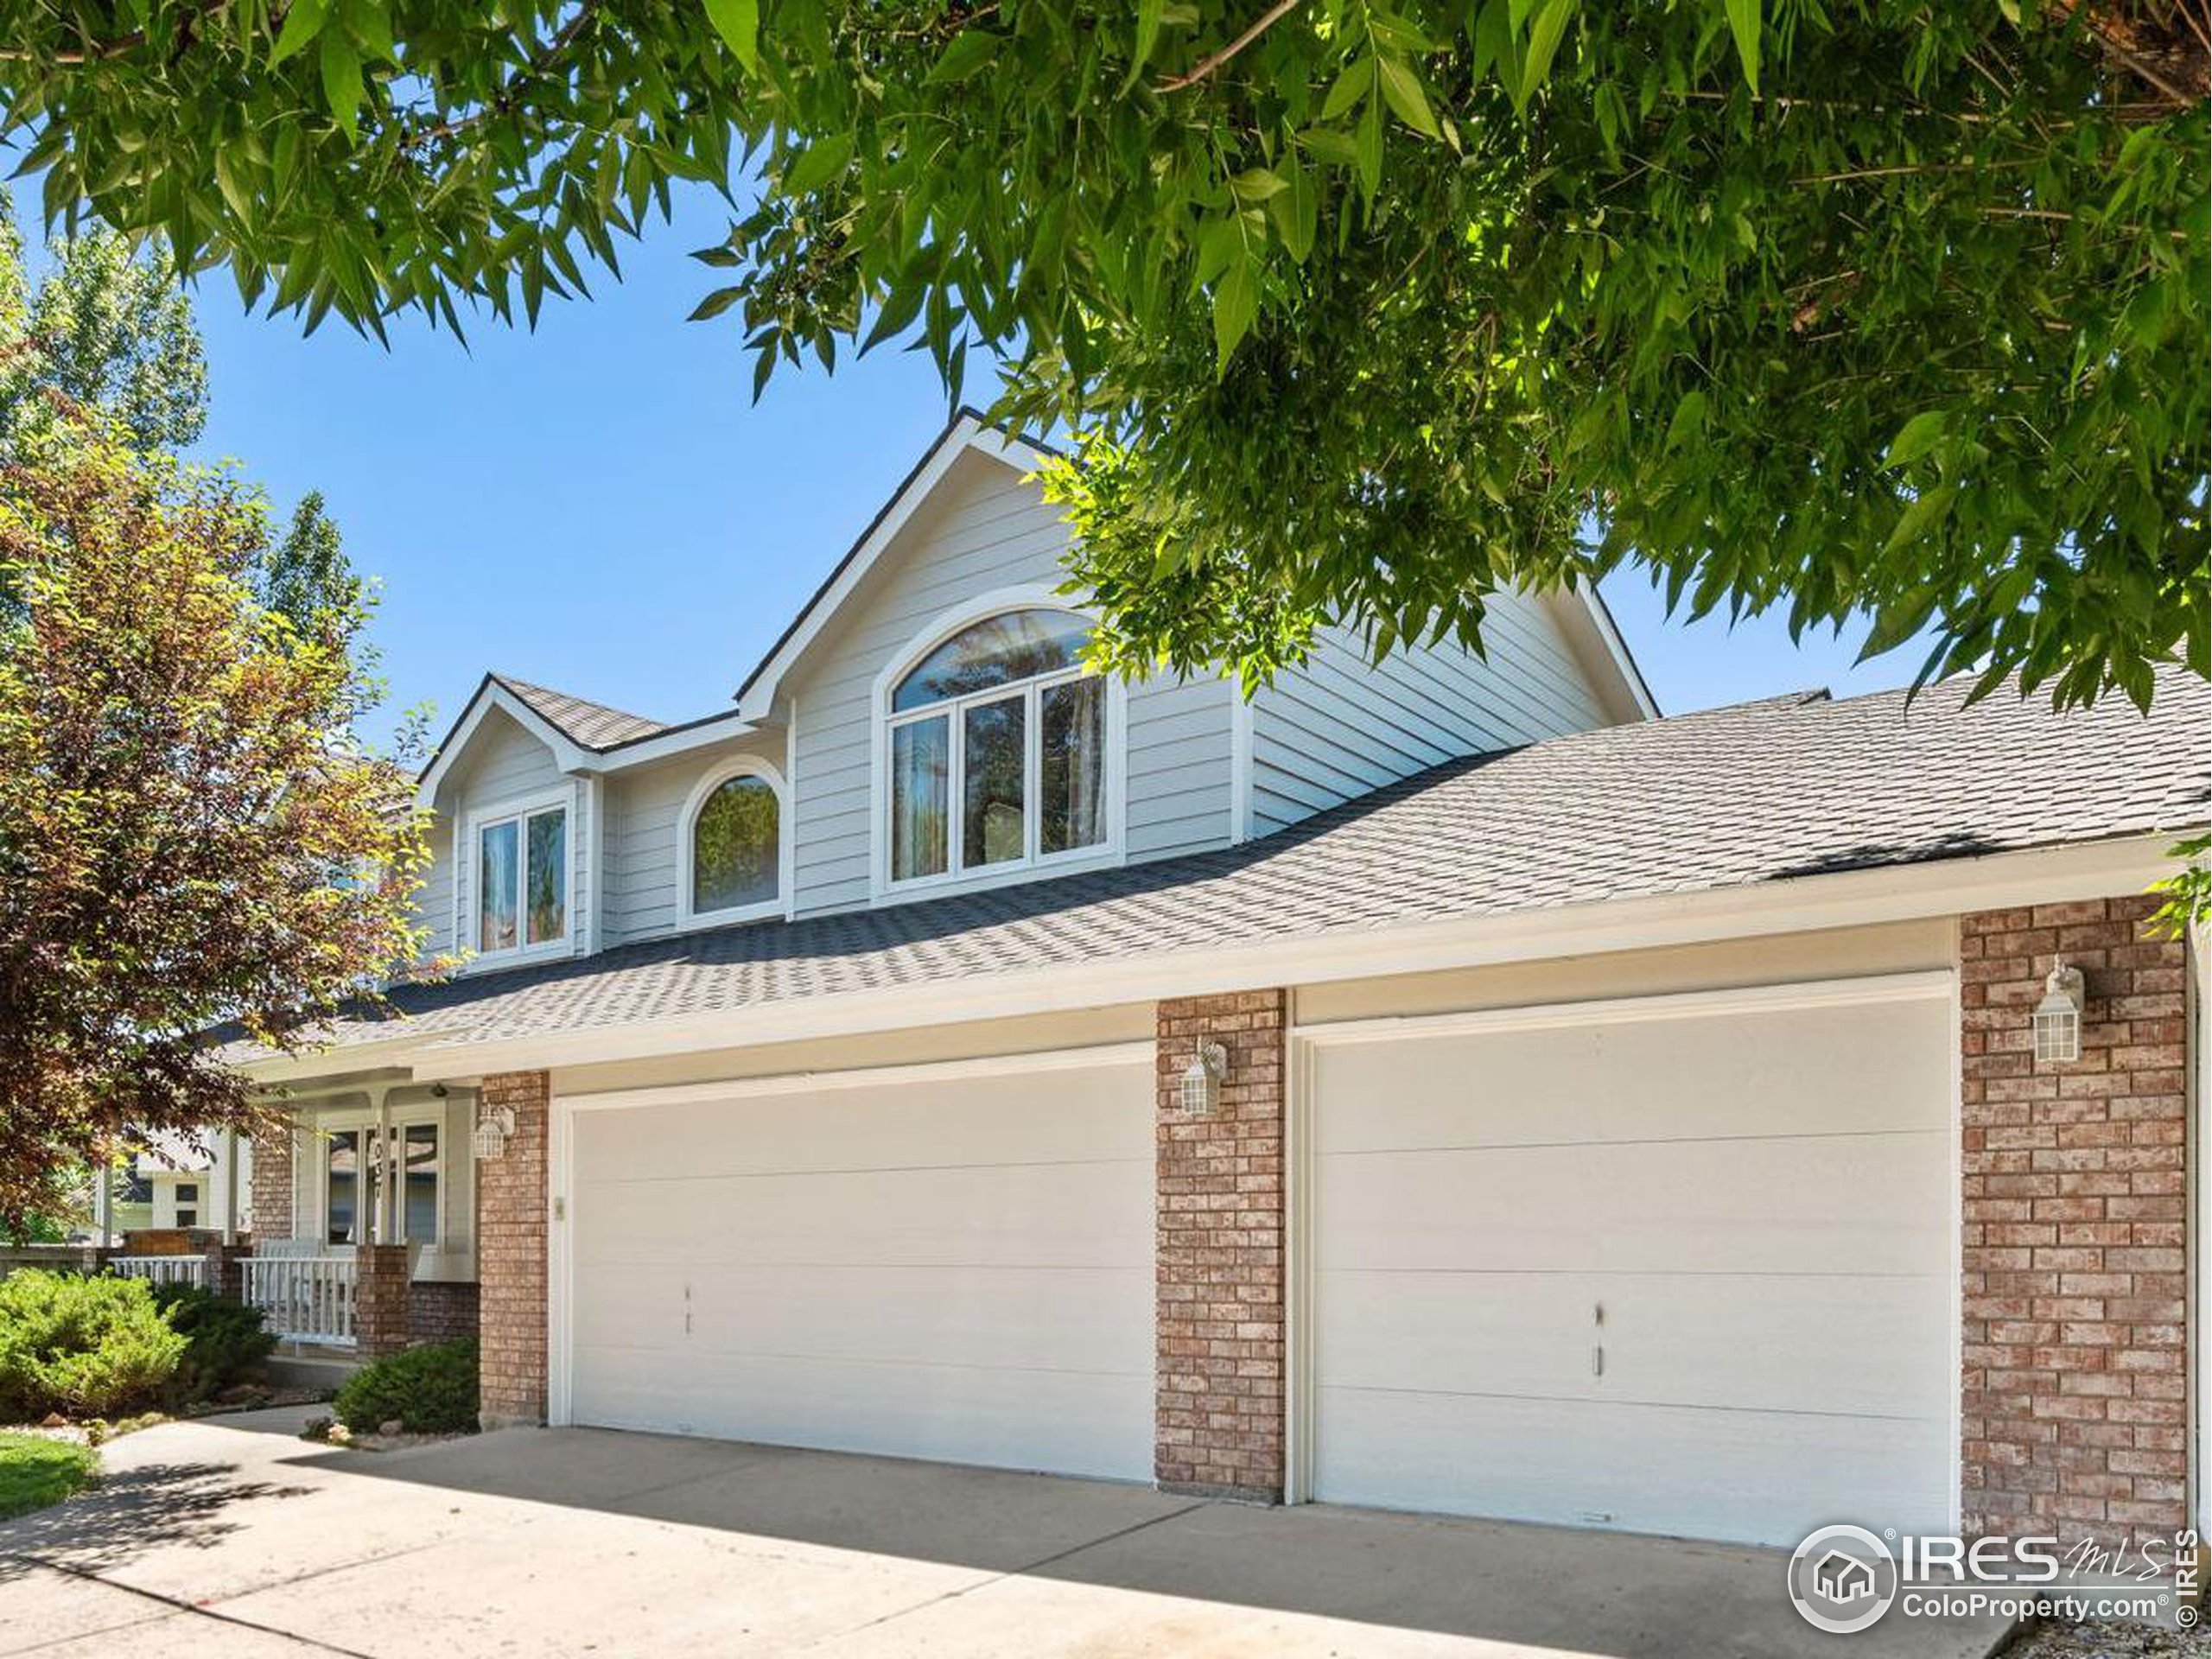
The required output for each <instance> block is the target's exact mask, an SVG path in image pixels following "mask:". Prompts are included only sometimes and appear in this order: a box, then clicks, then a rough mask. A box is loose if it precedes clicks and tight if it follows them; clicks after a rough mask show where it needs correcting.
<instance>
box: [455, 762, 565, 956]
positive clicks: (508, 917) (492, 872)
mask: <svg viewBox="0 0 2212 1659" xmlns="http://www.w3.org/2000/svg"><path fill="white" fill-rule="evenodd" d="M575 817H576V814H575V791H574V790H572V789H563V790H557V791H553V792H551V793H549V794H545V795H541V796H537V797H534V798H531V799H528V800H522V801H512V802H505V803H502V804H499V805H497V806H491V807H486V808H483V809H481V810H478V811H475V812H472V813H471V814H469V817H468V822H467V824H466V825H465V826H464V829H463V834H462V837H461V851H462V855H463V857H464V858H465V859H466V860H467V868H468V872H469V880H468V881H467V893H468V902H467V906H466V908H465V910H464V912H463V913H462V914H461V915H460V916H458V917H457V918H455V919H456V921H457V922H458V924H459V925H458V927H457V929H456V934H455V936H456V938H459V940H460V941H461V944H462V945H463V946H464V947H465V948H466V949H467V950H473V951H474V952H475V954H476V956H477V957H478V958H479V959H480V960H483V959H492V960H511V959H513V958H517V957H531V956H548V955H558V954H562V953H563V952H565V951H566V950H568V948H569V930H570V928H571V926H572V925H573V923H574V917H575V897H576V894H575V886H576V880H575V877H576V825H575ZM455 896H456V899H458V898H459V896H460V895H459V893H456V895H455Z"/></svg>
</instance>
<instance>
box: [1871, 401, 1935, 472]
mask: <svg viewBox="0 0 2212 1659" xmlns="http://www.w3.org/2000/svg"><path fill="white" fill-rule="evenodd" d="M1949 424H1950V416H1949V413H1948V411H1947V410H1940V409H1924V410H1921V411H1920V413H1919V414H1917V415H1916V416H1913V417H1912V418H1911V419H1910V420H1909V421H1907V422H1906V423H1904V425H1903V426H1901V427H1899V428H1898V429H1897V436H1896V437H1895V438H1893V439H1891V441H1890V453H1889V454H1886V455H1885V456H1883V458H1882V465H1883V466H1884V467H1886V468H1889V469H1891V470H1894V469H1896V468H1897V467H1910V465H1912V463H1913V462H1914V461H1918V460H1919V459H1920V458H1921V457H1922V456H1923V455H1924V454H1927V453H1928V452H1929V450H1930V449H1933V448H1935V447H1936V444H1937V443H1939V442H1942V436H1943V433H1944V429H1946V428H1947V427H1948V425H1949Z"/></svg>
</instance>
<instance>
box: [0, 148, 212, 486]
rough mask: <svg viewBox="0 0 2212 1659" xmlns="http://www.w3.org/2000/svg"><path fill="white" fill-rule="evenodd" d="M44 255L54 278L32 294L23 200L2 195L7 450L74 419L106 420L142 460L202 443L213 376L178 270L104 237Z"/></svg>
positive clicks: (0, 421) (1, 366)
mask: <svg viewBox="0 0 2212 1659" xmlns="http://www.w3.org/2000/svg"><path fill="white" fill-rule="evenodd" d="M46 251H47V257H48V261H49V262H50V264H51V269H50V270H48V272H47V274H46V276H45V277H44V278H43V279H42V280H41V281H40V282H39V283H37V284H36V285H35V286H34V285H33V284H32V283H31V282H30V279H29V275H28V273H27V272H26V270H25V269H24V261H23V246H22V233H21V232H19V231H18V230H17V229H16V204H15V199H14V196H13V194H11V193H10V192H9V191H7V190H4V189H0V446H5V447H13V446H14V445H15V444H16V443H17V442H20V441H21V439H22V436H23V435H25V433H26V431H27V430H30V429H41V430H42V429H50V428H51V427H52V426H53V424H54V422H55V421H56V420H57V419H58V418H60V416H58V415H57V410H67V409H72V408H75V409H97V410H103V411H105V414H106V415H107V416H108V417H109V418H110V419H111V420H112V421H114V422H115V423H117V425H118V427H119V429H121V431H122V432H123V434H124V436H125V438H126V439H127V441H128V442H130V443H131V444H133V445H135V446H136V447H137V448H141V449H181V448H184V447H186V446H187V445H188V444H190V443H192V442H194V441H195V440H196V439H197V438H198V437H199V436H200V431H201V429H203V428H204V427H205V426H206V425H207V358H206V354H205V353H204V352H203V351H202V349H201V346H200V330H199V328H198V327H197V326H196V325H195V324H194V321H193V319H192V305H191V302H190V301H188V299H186V298H185V296H184V293H183V291H182V289H180V288H179V287H178V285H177V280H176V273H175V270H174V269H172V268H171V267H170V265H169V264H168V262H167V261H165V260H162V259H160V258H155V257H138V256H136V255H134V254H133V253H132V251H131V247H130V242H129V241H128V240H127V239H126V238H124V237H123V236H121V235H118V233H117V232H113V231H111V230H105V229H100V228H94V229H92V230H91V231H89V232H86V234H84V235H81V236H73V237H63V238H57V239H55V240H54V241H51V242H49V243H48V245H47V250H46ZM55 394H59V395H58V396H56V395H55Z"/></svg>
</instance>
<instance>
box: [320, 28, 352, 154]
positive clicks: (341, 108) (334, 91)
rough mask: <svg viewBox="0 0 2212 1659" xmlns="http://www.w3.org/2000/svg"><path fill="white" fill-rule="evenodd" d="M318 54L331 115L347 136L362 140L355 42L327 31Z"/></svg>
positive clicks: (323, 35) (324, 91)
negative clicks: (360, 137)
mask: <svg viewBox="0 0 2212 1659" xmlns="http://www.w3.org/2000/svg"><path fill="white" fill-rule="evenodd" d="M315 51H316V54H317V56H318V57H319V58H320V60H321V67H322V95H323V97H324V98H325V99H327V100H328V102H329V105H330V113H331V114H332V115H333V116H334V117H335V118H337V121H338V124H339V125H340V126H341V127H343V128H344V129H345V130H346V137H349V138H355V137H359V136H360V120H361V115H360V111H361V57H360V54H359V53H358V52H356V51H355V50H354V49H353V41H349V40H347V39H346V36H345V35H342V34H340V32H339V31H338V30H336V29H325V30H324V31H323V33H322V36H321V40H320V41H318V42H317V43H316V47H315Z"/></svg>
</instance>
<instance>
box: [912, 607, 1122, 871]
mask: <svg viewBox="0 0 2212 1659" xmlns="http://www.w3.org/2000/svg"><path fill="white" fill-rule="evenodd" d="M1090 629H1091V624H1090V620H1089V619H1088V618H1086V617H1083V616H1078V615H1077V614H1075V613H1073V612H1070V611H1061V610H1052V609H1046V608H1043V607H1039V608H1034V609H1024V610H1011V611H1005V612H1001V613H998V614H995V615H993V616H988V617H986V618H984V619H982V620H981V621H977V622H974V623H971V624H969V626H965V627H963V628H962V629H961V630H960V632H957V633H955V634H953V635H952V636H951V637H950V638H949V639H945V640H944V642H943V643H941V644H939V645H937V646H936V647H935V648H934V649H932V650H931V652H929V654H928V655H926V656H925V657H924V658H922V659H921V661H920V662H918V663H917V664H915V665H914V667H913V668H912V669H911V670H910V671H907V673H906V675H905V676H904V677H901V678H900V679H899V680H898V681H897V683H895V684H894V685H893V687H892V689H891V693H890V700H889V701H890V707H889V709H888V710H887V739H888V741H887V744H886V748H887V765H888V767H889V779H888V783H889V801H888V810H889V822H888V823H887V832H888V839H889V848H890V856H889V860H888V864H889V870H888V874H889V877H890V880H892V881H893V883H894V884H895V883H904V882H911V881H921V880H929V879H930V878H932V877H938V878H946V879H950V878H952V877H956V876H959V875H963V874H982V873H989V872H996V871H1001V870H1014V869H1020V868H1024V867H1026V866H1030V865H1037V864H1049V863H1050V862H1052V861H1054V860H1055V859H1063V858H1069V857H1071V856H1074V855H1080V854H1082V853H1084V852H1086V851H1090V850H1095V849H1099V848H1101V847H1103V846H1104V845H1105V844H1106V842H1107V840H1108V838H1109V828H1108V821H1107V811H1106V780H1107V766H1106V743H1107V739H1106V714H1107V699H1106V686H1105V683H1104V682H1103V681H1102V680H1101V679H1100V678H1099V677H1097V676H1096V674H1093V673H1091V672H1090V671H1088V670H1086V669H1085V668H1084V666H1083V661H1082V653H1083V648H1084V644H1085V643H1086V642H1087V641H1088V640H1089V639H1090Z"/></svg>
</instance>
